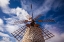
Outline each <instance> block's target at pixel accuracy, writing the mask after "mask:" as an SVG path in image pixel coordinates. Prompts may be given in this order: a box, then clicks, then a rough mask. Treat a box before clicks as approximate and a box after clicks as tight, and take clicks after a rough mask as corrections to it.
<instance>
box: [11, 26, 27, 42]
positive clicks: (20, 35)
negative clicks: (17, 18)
mask: <svg viewBox="0 0 64 42" xmlns="http://www.w3.org/2000/svg"><path fill="white" fill-rule="evenodd" d="M25 29H26V26H23V27H21V28H19V29H18V30H16V31H14V32H13V33H11V34H12V35H13V36H14V38H16V39H17V40H18V41H20V40H21V39H22V38H23V36H24V32H25Z"/></svg>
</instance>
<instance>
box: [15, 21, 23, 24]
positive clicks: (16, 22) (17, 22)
mask: <svg viewBox="0 0 64 42" xmlns="http://www.w3.org/2000/svg"><path fill="white" fill-rule="evenodd" d="M22 23H24V21H22V20H20V21H15V22H14V24H22Z"/></svg>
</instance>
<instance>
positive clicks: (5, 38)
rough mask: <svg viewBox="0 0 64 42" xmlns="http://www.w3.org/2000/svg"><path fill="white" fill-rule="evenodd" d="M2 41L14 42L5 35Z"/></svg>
mask: <svg viewBox="0 0 64 42" xmlns="http://www.w3.org/2000/svg"><path fill="white" fill-rule="evenodd" d="M0 42H12V41H11V40H10V38H8V37H3V39H2V40H1V41H0Z"/></svg>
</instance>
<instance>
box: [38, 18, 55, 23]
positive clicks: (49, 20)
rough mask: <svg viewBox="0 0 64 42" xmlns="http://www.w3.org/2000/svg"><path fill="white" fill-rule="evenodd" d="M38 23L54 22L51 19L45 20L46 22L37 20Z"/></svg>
mask: <svg viewBox="0 0 64 42" xmlns="http://www.w3.org/2000/svg"><path fill="white" fill-rule="evenodd" d="M38 22H55V21H54V20H52V19H47V20H38Z"/></svg>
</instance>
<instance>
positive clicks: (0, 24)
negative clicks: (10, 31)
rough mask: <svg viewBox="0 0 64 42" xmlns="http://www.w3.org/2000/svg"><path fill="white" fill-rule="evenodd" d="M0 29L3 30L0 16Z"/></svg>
mask: <svg viewBox="0 0 64 42" xmlns="http://www.w3.org/2000/svg"><path fill="white" fill-rule="evenodd" d="M0 31H4V29H3V20H2V19H1V18H0Z"/></svg>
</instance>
